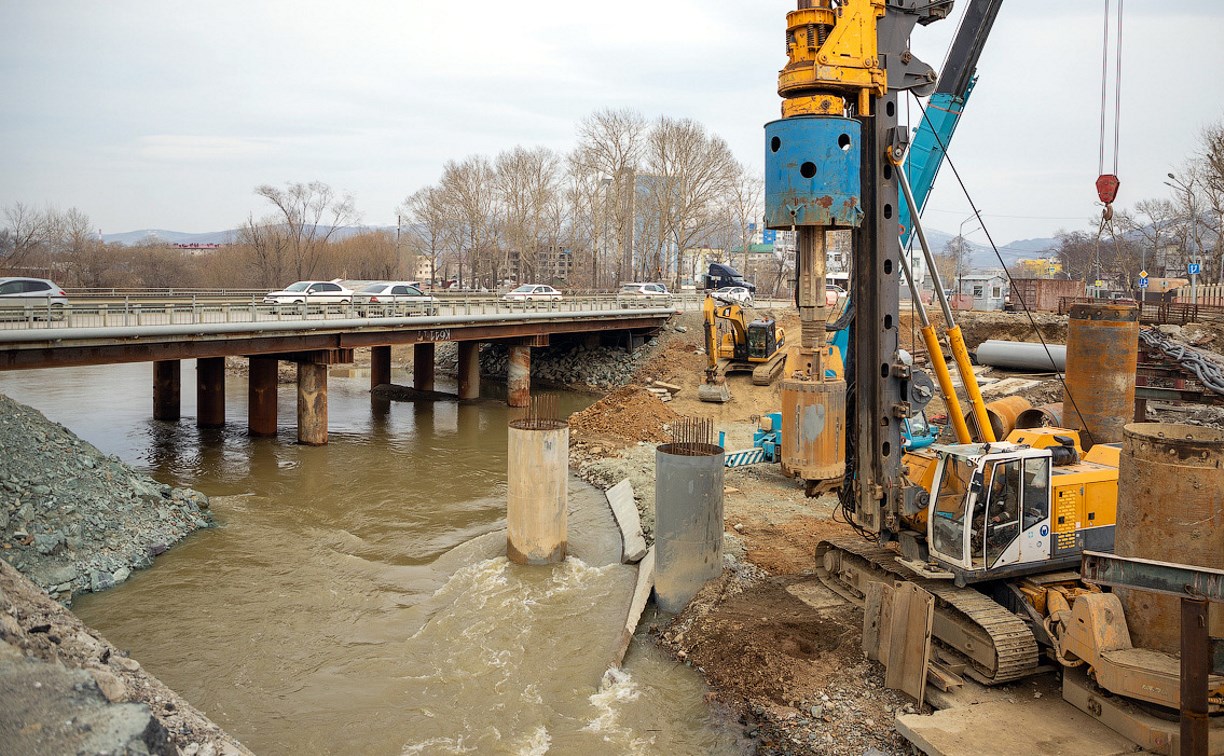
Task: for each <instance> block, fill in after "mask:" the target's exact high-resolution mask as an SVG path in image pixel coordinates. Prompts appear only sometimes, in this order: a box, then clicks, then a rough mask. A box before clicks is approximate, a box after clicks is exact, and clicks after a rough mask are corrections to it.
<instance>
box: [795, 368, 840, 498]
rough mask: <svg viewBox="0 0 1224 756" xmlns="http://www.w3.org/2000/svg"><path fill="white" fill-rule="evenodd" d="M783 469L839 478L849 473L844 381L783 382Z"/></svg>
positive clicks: (809, 476) (813, 477)
mask: <svg viewBox="0 0 1224 756" xmlns="http://www.w3.org/2000/svg"><path fill="white" fill-rule="evenodd" d="M781 394H782V472H784V473H785V474H787V475H790V476H792V477H798V478H802V479H803V480H824V481H833V480H838V479H840V478H841V477H842V475H844V474H845V472H846V384H845V382H844V381H824V382H817V381H792V380H786V381H783V382H782V387H781Z"/></svg>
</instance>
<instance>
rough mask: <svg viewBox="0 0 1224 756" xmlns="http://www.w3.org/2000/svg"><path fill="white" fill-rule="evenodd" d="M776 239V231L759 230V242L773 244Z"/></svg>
mask: <svg viewBox="0 0 1224 756" xmlns="http://www.w3.org/2000/svg"><path fill="white" fill-rule="evenodd" d="M776 241H778V232H777V231H773V230H769V229H766V230H765V231H762V232H761V243H762V244H773V243H774V242H776Z"/></svg>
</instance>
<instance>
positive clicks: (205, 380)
mask: <svg viewBox="0 0 1224 756" xmlns="http://www.w3.org/2000/svg"><path fill="white" fill-rule="evenodd" d="M196 425H198V426H200V427H201V428H220V427H221V426H223V425H225V358H224V357H201V358H200V359H198V360H196Z"/></svg>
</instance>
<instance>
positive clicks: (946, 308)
mask: <svg viewBox="0 0 1224 756" xmlns="http://www.w3.org/2000/svg"><path fill="white" fill-rule="evenodd" d="M889 160H891V161H892V163H893V166H894V167H895V173H896V175H897V179H898V182H899V183H900V184H901V190H902V191H903V192H904V194H905V201H906V202H907V203H908V204H909V208H910V218H911V219H912V220H913V222H914V230H915V231H916V232H917V233H918V244H919V246H921V247H922V256H923V257H924V258H925V259H926V263H927V269H928V270H930V271H931V277H932V278H933V279H934V283H935V297H936V298H937V299H938V300H939V306H940V307H941V308H942V309H943V315H944V321H945V322H947V324H948V346H950V347H951V348H952V358H953V359H954V360H956V368H957V372H958V373H960V377H961V382H962V383H963V384H965V393H966V394H968V395H969V405H970V406H971V407H972V408H973V417H974V420H976V421H977V427H978V433H979V434H980V435H981V439H982V441H984V442H986V443H993V442H994V441H997V440H998V439H996V438H995V436H994V429H993V428H992V427H991V425H990V418H988V417H987V416H986V402H985V401H984V400H983V399H982V391H981V389H980V388H979V387H978V382H977V375H976V374H975V373H974V372H973V365H972V364H971V363H970V362H969V350H968V348H966V346H965V336H964V334H962V333H961V328H960V326H959V325H957V323H956V318H955V317H954V316H953V314H952V307H951V306H950V305H949V304H948V296H947V295H946V294H945V293H944V288H943V281H941V280H940V278H939V269H938V268H936V267H935V256H934V255H932V254H931V248H930V246H929V245H928V244H927V240H926V233H925V232H924V231H923V230H922V221H921V220H919V218H918V205H917V204H916V203H915V202H914V193H913V191H912V190H911V189H910V183H909V177H908V176H906V175H905V166H904V165H903V163H902V160H901V159H900V157H898V156H896V155H893V154H892V153H889ZM901 259H902V260H903V261H904V262H903V265H904V266H905V274H906V276H910V269H909V262H908V261H907V260H905V255H904V254H902V255H901ZM910 290H911V291H912V292H913V297H914V300H915V301H916V302H917V303H918V313H919V317H920V318H921V320H922V340H923V341H924V342H925V343H926V347H927V351H928V352H930V354H931V364H932V365H933V366H934V367H935V375H936V377H937V378H938V380H939V388H940V390H941V391H943V396H944V402H945V403H946V404H947V405H948V414H949V415H950V416H951V418H952V425H953V427H954V428H955V429H956V438H957V440H958V441H959V442H960V443H962V444H964V443H969V441H970V440H971V439H970V437H969V429H968V427H967V426H966V425H965V420H964V416H963V415H962V413H961V410H960V401H959V400H958V399H957V398H956V391H955V390H954V389H953V387H952V376H951V375H950V374H949V373H948V366H947V364H946V363H945V362H944V357H943V351H942V350H941V349H940V346H939V338H938V337H937V336H936V335H935V326H933V325H932V324H931V321H930V319H929V318H927V315H926V308H925V307H924V306H923V304H922V300H921V299H920V298H919V297H918V291H917V287H916V286H915V285H914V282H913V278H912V277H910Z"/></svg>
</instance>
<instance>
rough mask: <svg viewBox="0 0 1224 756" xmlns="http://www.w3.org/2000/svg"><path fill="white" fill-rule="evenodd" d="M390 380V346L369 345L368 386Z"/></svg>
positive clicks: (371, 386)
mask: <svg viewBox="0 0 1224 756" xmlns="http://www.w3.org/2000/svg"><path fill="white" fill-rule="evenodd" d="M390 382H391V347H389V346H376V347H370V388H371V389H374V388H377V387H378V386H381V385H383V384H384V383H390Z"/></svg>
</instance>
